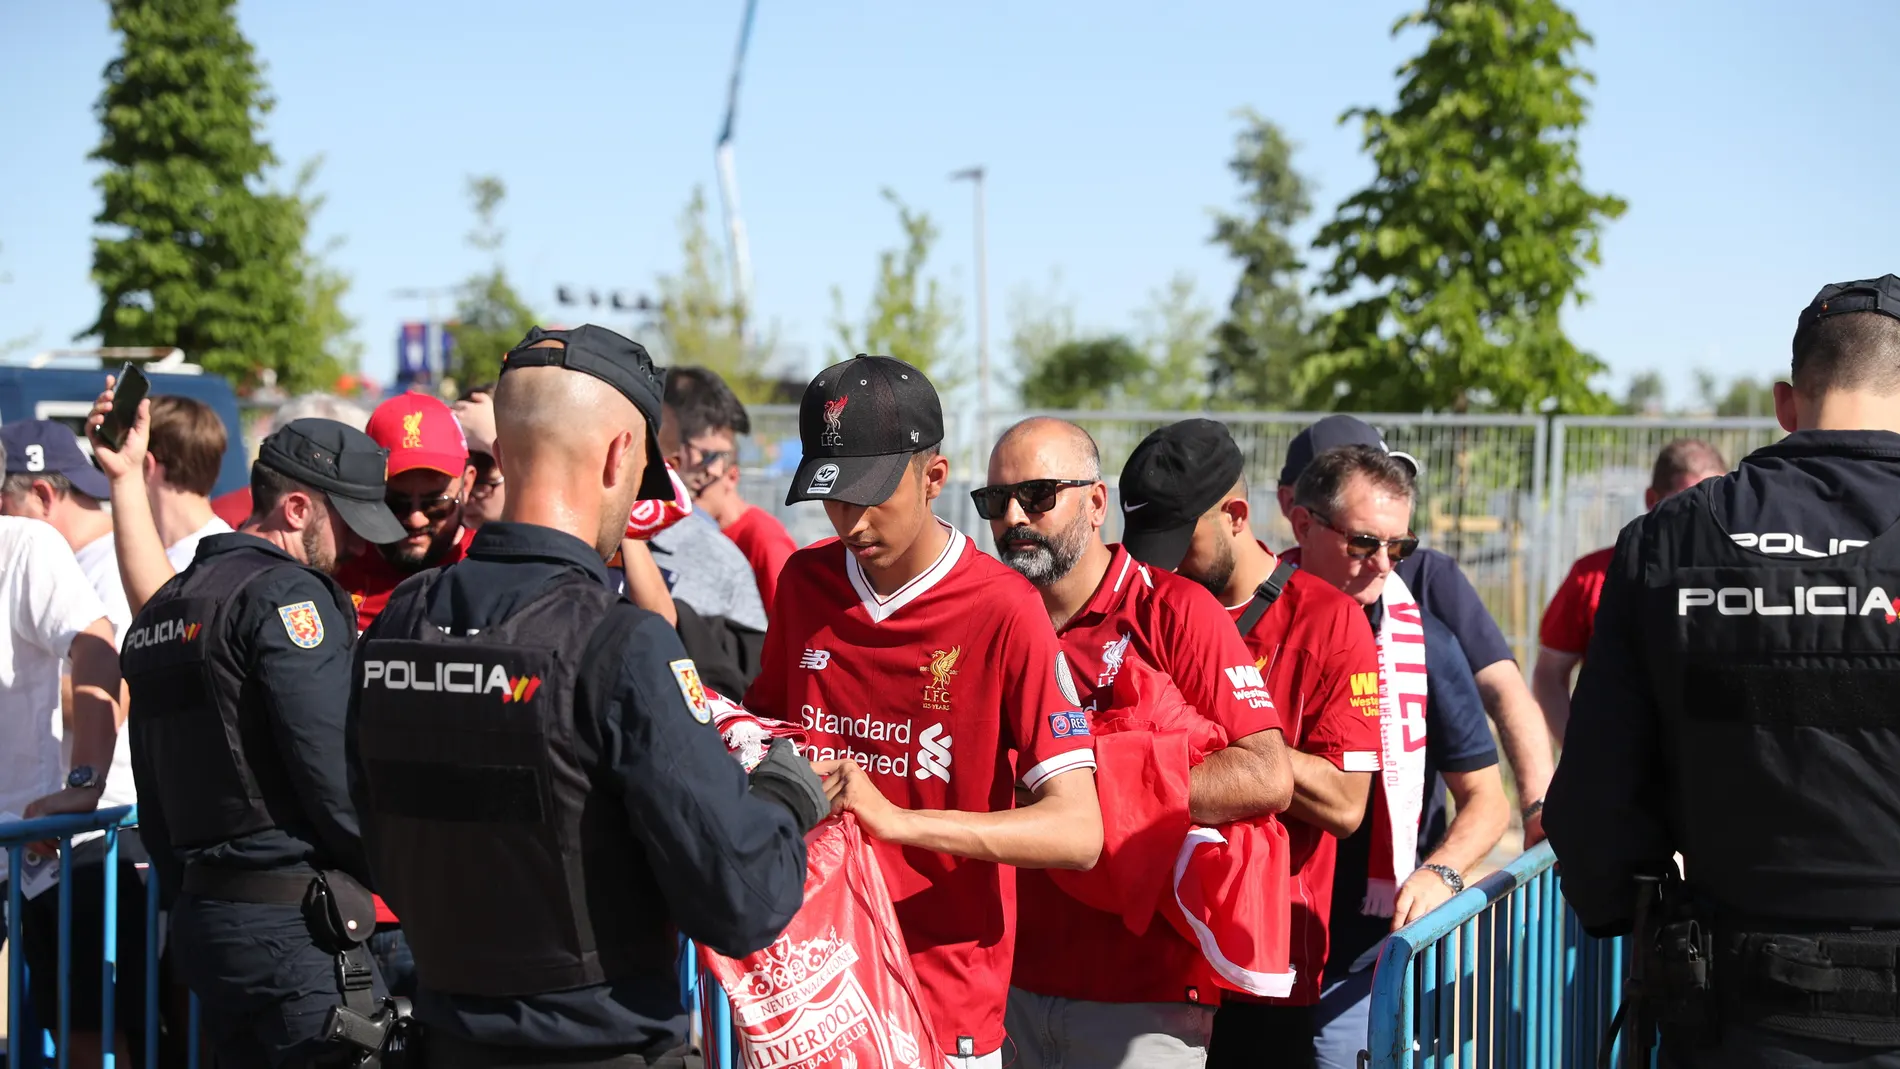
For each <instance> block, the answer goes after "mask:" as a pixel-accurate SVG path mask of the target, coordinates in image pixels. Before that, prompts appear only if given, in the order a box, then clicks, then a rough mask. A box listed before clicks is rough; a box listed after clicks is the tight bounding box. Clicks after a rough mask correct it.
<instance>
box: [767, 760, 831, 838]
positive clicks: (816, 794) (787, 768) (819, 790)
mask: <svg viewBox="0 0 1900 1069" xmlns="http://www.w3.org/2000/svg"><path fill="white" fill-rule="evenodd" d="M748 778H749V779H750V780H751V782H752V793H753V794H756V795H758V796H759V797H761V798H770V799H771V800H772V801H774V802H777V803H778V804H780V805H782V806H784V807H785V808H787V809H789V810H791V811H792V819H794V820H796V821H797V822H798V830H799V831H800V832H801V833H802V832H808V831H810V830H812V829H813V828H815V827H817V826H818V822H819V821H821V820H823V819H825V818H826V817H827V816H829V815H831V801H830V800H829V799H827V798H826V797H825V785H824V783H823V782H821V781H820V780H819V779H818V773H816V772H813V771H812V770H811V762H810V761H807V760H805V759H804V758H803V757H800V756H799V755H798V747H796V746H793V745H792V740H790V739H774V740H772V747H771V749H769V750H767V751H765V760H763V761H761V762H759V767H757V768H755V769H753V770H752V774H751V776H750V777H748Z"/></svg>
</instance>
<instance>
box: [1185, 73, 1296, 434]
mask: <svg viewBox="0 0 1900 1069" xmlns="http://www.w3.org/2000/svg"><path fill="white" fill-rule="evenodd" d="M1240 119H1241V122H1242V127H1241V131H1240V134H1239V135H1238V137H1237V138H1236V139H1235V141H1236V145H1235V150H1234V157H1233V159H1231V160H1229V161H1228V163H1227V166H1228V169H1229V170H1231V171H1233V172H1234V177H1235V178H1238V179H1239V180H1240V184H1241V187H1242V189H1243V190H1244V192H1243V194H1242V201H1243V204H1244V207H1243V209H1242V210H1241V211H1240V212H1236V213H1221V214H1218V215H1216V216H1215V217H1214V238H1213V240H1214V242H1215V244H1218V245H1222V246H1225V247H1226V249H1227V253H1228V255H1230V256H1232V257H1233V258H1234V259H1236V260H1238V261H1240V279H1239V281H1238V282H1236V283H1235V284H1234V295H1233V298H1232V299H1231V300H1229V301H1228V302H1227V315H1226V316H1225V318H1223V319H1222V320H1221V323H1220V325H1219V326H1218V327H1216V328H1214V350H1213V353H1212V354H1211V357H1210V361H1211V363H1212V376H1213V380H1212V387H1213V390H1212V392H1213V395H1214V396H1215V397H1216V398H1218V399H1219V402H1220V405H1221V407H1224V408H1286V407H1288V405H1289V404H1290V403H1291V402H1292V400H1293V397H1294V375H1295V373H1296V371H1297V369H1298V368H1299V366H1300V364H1301V363H1302V362H1303V361H1304V360H1305V359H1306V357H1307V356H1308V355H1309V354H1310V353H1311V352H1312V350H1313V342H1312V323H1311V316H1310V315H1309V314H1308V311H1307V307H1306V298H1305V295H1304V294H1303V293H1302V292H1301V284H1300V277H1299V276H1300V271H1301V270H1302V269H1303V268H1304V267H1305V266H1306V265H1305V264H1304V263H1303V262H1301V260H1300V253H1299V248H1298V246H1296V245H1295V244H1294V241H1293V236H1292V230H1293V228H1294V227H1295V226H1298V225H1299V224H1300V222H1301V221H1303V220H1304V219H1305V218H1306V217H1307V216H1308V215H1310V214H1312V211H1313V202H1312V196H1311V194H1310V192H1309V189H1310V187H1309V184H1308V182H1307V180H1306V178H1305V177H1304V176H1302V175H1301V174H1300V173H1299V172H1298V171H1296V170H1294V168H1293V145H1292V143H1291V142H1289V141H1288V140H1287V139H1286V135H1285V134H1284V133H1282V132H1281V131H1280V128H1279V126H1277V125H1275V124H1274V123H1273V122H1272V121H1271V120H1268V119H1266V118H1264V117H1262V116H1261V115H1259V114H1258V113H1257V112H1254V111H1253V110H1252V109H1243V110H1242V111H1241V112H1240Z"/></svg>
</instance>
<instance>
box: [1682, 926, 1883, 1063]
mask: <svg viewBox="0 0 1900 1069" xmlns="http://www.w3.org/2000/svg"><path fill="white" fill-rule="evenodd" d="M1718 945H1720V946H1721V947H1722V952H1723V955H1724V956H1725V957H1726V958H1727V959H1728V961H1726V962H1722V963H1720V964H1722V965H1727V966H1728V968H1727V969H1724V970H1722V972H1721V974H1722V975H1724V976H1726V978H1727V979H1726V980H1725V981H1718V982H1717V984H1716V987H1717V989H1718V990H1722V991H1725V993H1726V997H1725V998H1724V1001H1725V1002H1727V1003H1728V1004H1729V1005H1731V1006H1732V1007H1735V1008H1737V1009H1740V1010H1742V1011H1743V1012H1744V1014H1745V1015H1746V1018H1747V1019H1751V1020H1753V1021H1754V1022H1755V1023H1756V1024H1758V1025H1759V1026H1761V1027H1764V1028H1768V1029H1771V1030H1774V1031H1785V1032H1792V1033H1794V1034H1797V1035H1808V1036H1813V1037H1816V1038H1822V1039H1832V1040H1837V1041H1846V1042H1850V1043H1872V1044H1895V1043H1900V932H1896V931H1866V932H1828V933H1803V934H1800V935H1785V934H1766V933H1757V932H1750V933H1735V934H1731V935H1729V936H1727V937H1726V938H1723V939H1721V940H1720V941H1719V943H1718Z"/></svg>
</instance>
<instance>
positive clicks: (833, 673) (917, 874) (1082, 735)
mask: <svg viewBox="0 0 1900 1069" xmlns="http://www.w3.org/2000/svg"><path fill="white" fill-rule="evenodd" d="M939 522H941V521H939ZM945 526H946V528H947V527H948V525H947V524H946V525H945ZM1060 659H1061V654H1060V646H1059V644H1058V642H1057V641H1056V636H1055V632H1054V631H1053V630H1052V629H1051V628H1050V626H1049V617H1048V614H1047V613H1046V612H1045V611H1044V610H1043V606H1042V599H1041V597H1039V596H1038V595H1037V593H1036V590H1035V588H1034V587H1032V586H1030V585H1029V582H1028V581H1027V580H1025V579H1024V578H1023V577H1022V576H1020V575H1017V574H1016V573H1015V572H1012V571H1010V570H1009V569H1008V568H1006V567H1004V566H1003V565H1002V564H1000V563H998V562H997V561H996V560H995V559H994V558H992V557H989V556H987V555H985V554H983V553H982V552H981V551H979V550H978V549H977V548H976V547H975V546H973V545H971V544H970V540H969V539H968V538H966V537H964V536H963V535H962V534H960V533H959V532H957V531H955V530H950V531H949V542H948V544H947V545H945V547H944V550H943V553H942V555H941V556H939V557H938V558H937V561H936V563H934V564H932V565H931V566H930V567H929V568H928V569H926V570H925V571H924V573H923V574H922V575H919V576H918V577H917V578H915V579H913V580H911V581H910V582H909V583H907V584H905V585H904V586H903V587H902V588H901V589H899V590H898V591H897V592H896V593H894V594H892V595H890V596H889V597H885V596H882V595H879V594H878V593H877V592H876V591H874V590H873V589H872V588H871V584H870V583H869V582H868V581H867V580H866V579H865V577H864V574H863V572H861V571H860V570H859V568H858V562H857V558H856V557H853V556H851V555H850V553H848V552H847V551H846V549H845V547H844V546H843V545H842V544H841V543H838V542H828V543H821V544H819V545H816V546H812V547H810V548H808V549H804V550H801V551H799V552H797V553H794V554H793V555H792V558H791V559H790V560H789V561H787V562H786V565H785V570H784V571H783V572H782V573H780V575H779V596H778V599H777V610H776V614H775V615H774V616H773V618H772V626H771V629H770V630H769V631H768V632H767V633H766V637H765V653H764V658H763V662H762V663H761V665H760V669H759V676H758V680H757V681H756V682H754V683H753V684H752V689H751V690H750V691H748V692H747V693H746V703H745V704H746V707H747V708H748V709H750V710H752V711H753V712H755V713H758V714H759V715H761V716H767V717H772V718H775V719H779V720H785V721H790V722H792V723H796V724H799V725H801V726H802V727H803V728H804V729H805V731H806V733H807V746H806V748H805V750H804V752H805V754H806V756H808V757H810V758H812V759H813V760H820V761H822V760H831V759H837V758H846V757H848V758H852V759H854V760H856V761H857V763H858V764H859V765H860V766H862V767H863V768H864V770H865V771H866V772H868V773H869V774H870V775H871V777H872V779H873V781H874V782H875V783H876V784H877V786H878V789H879V790H880V791H882V792H883V793H884V796H885V797H886V798H889V799H890V800H891V801H892V802H893V803H894V804H896V805H900V806H903V807H905V808H907V809H961V810H965V811H968V812H977V813H983V812H993V811H997V810H1004V809H1009V808H1010V807H1011V806H1012V805H1013V804H1014V798H1015V793H1014V785H1015V784H1016V783H1018V782H1021V783H1022V784H1023V785H1024V786H1025V787H1028V788H1030V789H1032V790H1033V789H1034V788H1036V787H1038V786H1040V785H1042V784H1043V783H1044V782H1046V781H1048V780H1049V779H1050V778H1051V777H1053V776H1056V775H1058V774H1060V773H1063V772H1068V771H1072V770H1074V769H1081V768H1086V769H1092V768H1094V767H1095V754H1094V748H1093V739H1092V737H1091V736H1090V735H1089V733H1088V726H1087V721H1086V719H1085V718H1084V717H1083V716H1082V715H1081V714H1080V713H1079V712H1078V710H1077V708H1076V706H1077V702H1076V701H1075V700H1074V698H1072V697H1070V696H1068V695H1065V693H1064V687H1065V686H1066V687H1067V688H1068V689H1069V690H1073V689H1074V688H1073V685H1072V684H1067V683H1064V682H1061V681H1060V680H1059V677H1058V672H1060V671H1062V669H1061V668H1059V663H1060ZM876 847H877V855H878V860H879V862H880V864H881V866H882V868H883V871H884V879H885V882H886V883H887V884H888V885H889V887H890V892H891V899H892V900H893V901H894V902H895V903H896V906H897V920H898V925H899V927H901V928H902V929H903V930H904V942H905V945H906V946H907V947H908V948H909V950H910V955H911V963H912V965H913V966H914V967H915V968H916V970H917V979H918V982H919V983H920V984H921V985H922V987H923V989H924V996H925V999H926V1000H927V1002H928V1003H929V1007H930V1015H931V1019H932V1020H933V1021H934V1022H935V1023H936V1027H937V1040H938V1043H939V1045H940V1046H941V1048H942V1050H943V1052H944V1053H945V1054H956V1053H959V1049H961V1052H962V1053H964V1054H972V1053H974V1054H979V1055H980V1054H988V1053H989V1052H991V1051H994V1050H996V1049H998V1048H1000V1047H1001V1046H1002V1044H1003V1008H1004V1004H1005V1002H1006V1001H1007V999H1008V985H1009V973H1010V958H1011V953H1012V951H1013V949H1014V947H1015V927H1016V871H1015V869H1013V868H1011V867H1009V866H1006V865H997V864H994V863H991V862H987V861H972V860H969V859H967V858H958V857H952V856H950V855H948V854H939V853H933V852H930V851H926V850H920V849H915V848H911V847H902V846H894V845H892V844H889V843H882V842H880V843H877V844H876ZM959 1039H961V1040H962V1041H963V1042H962V1043H959V1042H958V1041H959Z"/></svg>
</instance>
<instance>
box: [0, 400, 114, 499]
mask: <svg viewBox="0 0 1900 1069" xmlns="http://www.w3.org/2000/svg"><path fill="white" fill-rule="evenodd" d="M0 444H4V445H5V446H6V450H7V474H8V475H63V476H65V477H66V481H67V482H69V483H72V484H73V489H75V490H77V491H79V492H80V493H82V494H85V495H86V496H87V497H90V498H92V499H93V500H95V501H104V500H106V499H108V498H110V497H111V496H112V483H111V482H110V481H109V480H108V479H107V478H106V476H105V473H104V472H102V471H100V470H99V469H98V468H95V467H93V466H92V459H91V458H90V457H88V456H86V451H85V450H84V449H81V448H80V446H79V436H78V435H76V434H74V433H73V431H72V428H70V427H68V426H66V425H65V424H64V423H58V422H55V421H53V420H50V419H34V420H25V421H23V422H20V423H9V424H6V425H5V426H0Z"/></svg>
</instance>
